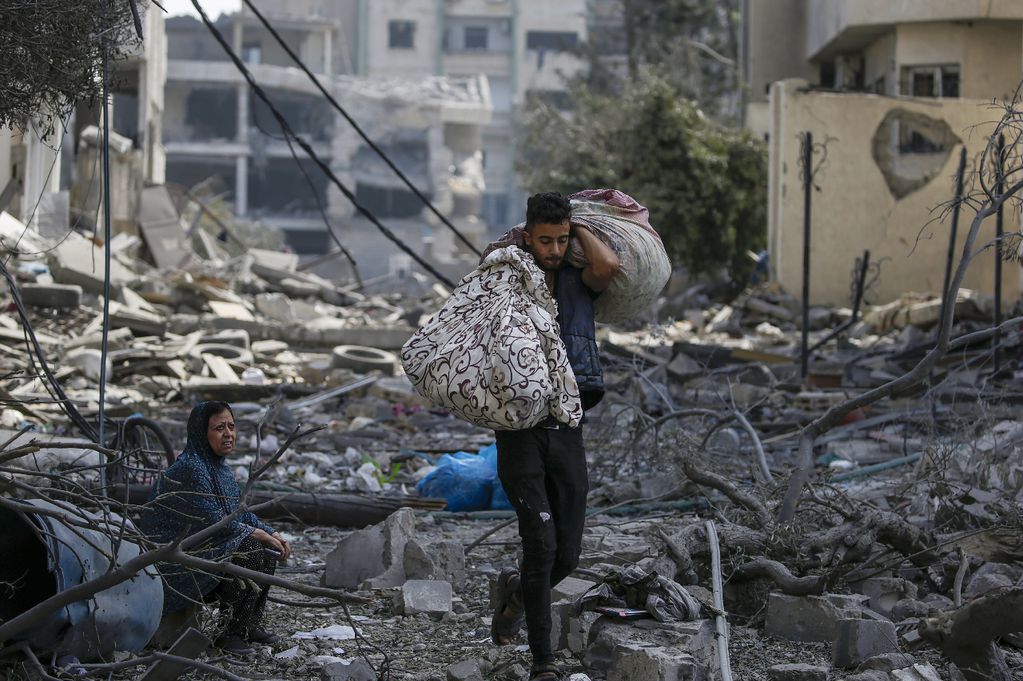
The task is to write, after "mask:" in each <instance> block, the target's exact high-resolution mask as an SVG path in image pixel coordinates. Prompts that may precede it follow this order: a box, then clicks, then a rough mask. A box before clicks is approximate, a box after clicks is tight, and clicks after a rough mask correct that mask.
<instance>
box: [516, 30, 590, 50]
mask: <svg viewBox="0 0 1023 681" xmlns="http://www.w3.org/2000/svg"><path fill="white" fill-rule="evenodd" d="M578 44H579V34H578V33H576V32H575V31H529V32H528V33H526V49H527V50H553V51H555V52H564V51H568V50H571V49H573V48H574V47H575V46H576V45H578Z"/></svg>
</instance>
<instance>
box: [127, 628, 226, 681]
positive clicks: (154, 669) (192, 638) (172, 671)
mask: <svg viewBox="0 0 1023 681" xmlns="http://www.w3.org/2000/svg"><path fill="white" fill-rule="evenodd" d="M210 645H211V642H210V640H209V639H208V638H206V636H205V634H203V633H202V632H201V631H199V630H198V629H194V628H192V627H189V628H188V629H187V630H186V631H185V633H183V634H181V636H180V637H179V638H178V640H177V641H175V642H174V645H172V646H171V647H170V649H169V650H168V651H167V653H168V654H169V655H174V656H176V657H183V658H185V659H188V660H194V659H197V658H198V657H199V655H201V654H202V653H203V652H204V651H205V650H206V649H207V648H209V647H210ZM190 669H191V667H189V666H188V665H187V664H184V663H182V662H173V661H171V660H157V661H156V662H154V663H153V664H152V665H151V666H150V667H149V669H147V670H146V673H145V674H143V675H142V677H141V678H140V679H139V681H175V680H176V679H179V678H181V676H182V675H184V674H185V673H186V672H188V671H189V670H190Z"/></svg>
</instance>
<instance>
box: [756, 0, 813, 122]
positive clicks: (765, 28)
mask: <svg viewBox="0 0 1023 681" xmlns="http://www.w3.org/2000/svg"><path fill="white" fill-rule="evenodd" d="M747 7H748V9H747V11H746V17H745V21H744V27H745V28H744V30H745V43H746V54H745V55H744V59H743V61H744V64H743V69H744V71H745V77H746V78H745V79H746V82H747V83H748V84H749V93H748V101H749V102H766V101H767V96H768V89H769V88H770V85H771V83H773V82H775V81H776V80H782V79H784V78H803V79H805V80H807V81H809V82H811V83H812V82H815V81H816V78H817V70H816V69H815V68H814V67H813V66H812V65H811V64H810V63H809V62H808V61H807V59H806V43H805V42H804V36H805V35H806V20H807V14H806V0H749V2H748V6H747Z"/></svg>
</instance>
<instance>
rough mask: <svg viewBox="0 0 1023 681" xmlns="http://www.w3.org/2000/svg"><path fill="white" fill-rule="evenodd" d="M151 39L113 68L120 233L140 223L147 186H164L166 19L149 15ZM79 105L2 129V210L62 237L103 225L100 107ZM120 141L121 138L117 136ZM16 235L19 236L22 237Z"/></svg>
mask: <svg viewBox="0 0 1023 681" xmlns="http://www.w3.org/2000/svg"><path fill="white" fill-rule="evenodd" d="M143 32H144V34H145V36H146V39H145V42H144V44H143V45H141V46H139V47H137V48H135V49H134V50H133V52H132V53H130V54H129V55H128V57H127V59H125V60H122V61H118V62H115V63H114V64H112V65H111V74H110V89H111V100H112V107H111V115H110V124H111V128H112V131H113V133H115V134H116V136H117V137H116V144H114V145H113V146H114V148H113V149H112V150H111V159H110V163H111V185H112V187H111V189H112V191H111V213H112V218H113V222H114V228H115V230H117V229H118V228H119V227H125V226H127V225H128V224H130V223H133V222H134V220H135V213H136V211H137V209H138V199H139V193H140V192H141V190H142V186H143V185H144V184H153V183H157V184H158V183H162V182H163V181H164V170H165V153H164V147H163V110H164V82H165V79H166V70H167V50H166V36H165V32H164V15H163V12H160V11H151V12H146V13H145V15H144V21H143ZM92 104H94V105H91V104H90V103H89V102H80V103H78V105H77V107H76V108H75V110H74V112H73V114H72V116H71V118H70V119H69V120H68V121H63V122H61V121H57V122H56V124H55V125H54V128H53V130H52V132H49V134H46V132H47V131H46V124H45V123H42V122H40V121H29V122H28V123H27V126H26V128H25V129H23V130H9V129H6V128H2V127H0V211H5V212H7V213H9V214H10V215H12V216H14V217H16V218H18V219H19V220H21V221H23V222H26V223H30V224H31V225H32V226H33V227H35V228H37V229H39V230H40V232H42V233H43V234H45V235H46V236H59V235H62V234H64V233H65V232H66V231H67V226H68V224H70V222H71V221H72V220H77V221H78V224H79V225H81V226H83V227H88V228H91V227H93V226H95V225H96V224H97V216H98V215H99V214H100V210H101V206H102V201H101V196H102V194H101V191H100V187H101V183H100V181H99V177H100V170H99V166H100V154H99V135H98V130H99V126H100V125H101V120H100V116H101V113H100V112H101V108H100V107H99V106H98V104H96V103H92ZM111 139H112V140H114V139H115V137H114V135H111ZM15 238H16V235H15Z"/></svg>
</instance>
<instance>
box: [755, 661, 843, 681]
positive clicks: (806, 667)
mask: <svg viewBox="0 0 1023 681" xmlns="http://www.w3.org/2000/svg"><path fill="white" fill-rule="evenodd" d="M830 678H831V670H830V669H829V668H828V667H821V666H819V665H812V664H776V665H774V666H773V667H768V668H767V679H768V681H829V679H830Z"/></svg>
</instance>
